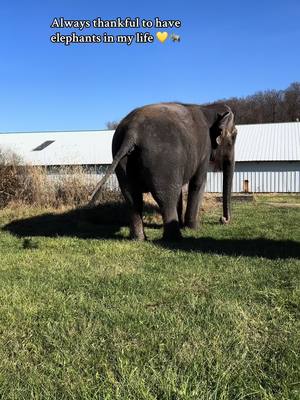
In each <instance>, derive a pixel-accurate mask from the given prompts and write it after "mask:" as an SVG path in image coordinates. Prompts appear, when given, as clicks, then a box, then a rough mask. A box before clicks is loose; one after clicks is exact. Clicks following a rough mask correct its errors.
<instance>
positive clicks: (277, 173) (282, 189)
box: [206, 162, 300, 193]
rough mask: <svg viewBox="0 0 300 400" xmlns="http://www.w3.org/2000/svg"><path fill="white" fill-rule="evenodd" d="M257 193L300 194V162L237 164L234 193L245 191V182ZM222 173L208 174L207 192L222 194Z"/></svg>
mask: <svg viewBox="0 0 300 400" xmlns="http://www.w3.org/2000/svg"><path fill="white" fill-rule="evenodd" d="M246 180H248V182H249V191H251V192H255V193H267V192H271V193H272V192H278V193H297V192H298V193H299V192H300V162H265V163H250V162H249V163H237V164H236V169H235V173H234V177H233V188H232V189H233V192H235V193H239V192H243V191H244V181H246ZM222 185H223V174H222V172H208V176H207V184H206V191H207V192H217V193H219V192H222Z"/></svg>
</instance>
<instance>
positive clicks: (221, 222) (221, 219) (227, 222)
mask: <svg viewBox="0 0 300 400" xmlns="http://www.w3.org/2000/svg"><path fill="white" fill-rule="evenodd" d="M219 222H220V224H222V225H227V224H229V222H230V218H225V217H221V218H220V220H219Z"/></svg>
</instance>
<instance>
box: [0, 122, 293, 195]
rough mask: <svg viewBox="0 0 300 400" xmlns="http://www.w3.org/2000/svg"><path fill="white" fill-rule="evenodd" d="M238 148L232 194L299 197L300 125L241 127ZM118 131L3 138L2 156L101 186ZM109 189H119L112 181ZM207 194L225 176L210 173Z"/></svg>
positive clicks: (216, 189) (219, 188) (3, 135)
mask: <svg viewBox="0 0 300 400" xmlns="http://www.w3.org/2000/svg"><path fill="white" fill-rule="evenodd" d="M237 128H238V136H237V141H236V148H235V154H236V156H235V158H236V171H235V175H234V182H233V191H234V192H243V191H245V190H248V191H250V192H291V193H292V192H300V122H289V123H276V124H257V125H240V126H237ZM113 133H114V131H108V130H106V131H76V132H31V133H0V150H2V151H7V150H11V151H13V152H15V153H17V154H18V155H20V157H21V158H22V160H23V161H24V163H30V164H32V165H36V166H45V167H47V170H48V171H49V174H55V173H57V169H58V168H59V167H61V166H74V165H81V166H83V167H84V168H85V170H86V171H87V174H88V175H87V177H88V179H91V180H93V181H94V180H98V179H100V176H101V175H102V174H103V173H104V171H105V169H106V167H107V166H108V165H109V164H110V163H111V161H112V156H111V141H112V136H113ZM108 186H109V187H110V188H111V189H114V188H117V187H118V185H117V180H116V177H115V176H112V178H111V179H110V181H109V183H108ZM206 191H208V192H222V173H221V172H212V171H210V172H209V173H208V178H207V185H206Z"/></svg>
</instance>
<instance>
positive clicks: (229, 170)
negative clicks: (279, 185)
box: [220, 159, 234, 224]
mask: <svg viewBox="0 0 300 400" xmlns="http://www.w3.org/2000/svg"><path fill="white" fill-rule="evenodd" d="M233 172H234V159H232V160H224V161H223V217H221V218H220V222H221V223H222V224H228V223H229V222H230V217H231V190H232V179H233Z"/></svg>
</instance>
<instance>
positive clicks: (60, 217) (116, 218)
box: [2, 201, 300, 259]
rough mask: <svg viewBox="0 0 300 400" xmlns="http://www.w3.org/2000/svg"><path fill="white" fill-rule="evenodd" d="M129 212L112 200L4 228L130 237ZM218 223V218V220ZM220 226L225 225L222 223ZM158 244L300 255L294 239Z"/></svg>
mask: <svg viewBox="0 0 300 400" xmlns="http://www.w3.org/2000/svg"><path fill="white" fill-rule="evenodd" d="M145 214H146V221H147V222H146V223H145V226H146V227H148V228H152V229H161V228H162V224H161V220H160V218H159V217H158V208H157V207H156V206H155V205H153V204H146V206H145ZM128 224H129V213H128V209H127V206H126V204H125V203H124V202H122V201H108V202H105V203H104V204H101V205H100V206H98V207H94V208H78V209H74V210H69V211H66V212H53V213H46V214H41V215H37V216H32V217H27V218H22V219H18V220H14V221H12V222H10V223H8V224H7V225H5V226H4V227H3V228H2V229H3V230H4V231H7V232H10V233H11V234H13V235H15V236H18V237H21V238H22V237H23V238H27V237H36V236H44V237H76V238H82V239H99V240H100V239H117V240H128V239H127V238H124V236H123V234H121V232H120V229H121V228H122V227H125V226H128ZM216 224H217V221H216ZM220 229H224V228H223V227H222V226H220ZM153 243H154V244H156V245H157V246H160V247H163V248H168V249H170V250H182V251H185V252H199V253H210V254H217V255H229V256H246V257H264V258H267V259H288V258H296V259H300V244H299V242H296V241H292V240H272V239H266V238H263V237H261V238H249V239H237V238H226V239H215V238H213V237H199V238H195V237H187V236H186V235H185V237H183V238H182V240H180V241H175V242H167V241H163V240H161V239H160V240H155V241H154V242H153Z"/></svg>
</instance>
